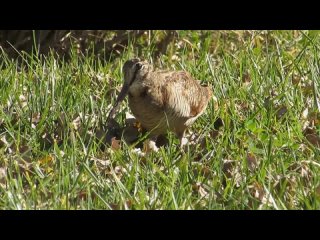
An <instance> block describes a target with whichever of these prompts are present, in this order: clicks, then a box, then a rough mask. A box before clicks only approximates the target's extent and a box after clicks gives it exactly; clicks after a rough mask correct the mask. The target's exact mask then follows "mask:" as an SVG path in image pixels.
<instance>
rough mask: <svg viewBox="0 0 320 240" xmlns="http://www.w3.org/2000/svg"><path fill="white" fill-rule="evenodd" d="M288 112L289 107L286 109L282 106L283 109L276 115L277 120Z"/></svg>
mask: <svg viewBox="0 0 320 240" xmlns="http://www.w3.org/2000/svg"><path fill="white" fill-rule="evenodd" d="M286 112H288V109H287V107H286V106H281V107H280V108H279V109H278V111H277V113H276V118H277V119H280V118H282V117H283V116H284V114H285V113H286Z"/></svg>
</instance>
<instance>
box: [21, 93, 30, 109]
mask: <svg viewBox="0 0 320 240" xmlns="http://www.w3.org/2000/svg"><path fill="white" fill-rule="evenodd" d="M19 104H20V107H21V108H25V107H26V106H27V105H28V102H27V98H26V97H25V96H24V95H20V96H19Z"/></svg>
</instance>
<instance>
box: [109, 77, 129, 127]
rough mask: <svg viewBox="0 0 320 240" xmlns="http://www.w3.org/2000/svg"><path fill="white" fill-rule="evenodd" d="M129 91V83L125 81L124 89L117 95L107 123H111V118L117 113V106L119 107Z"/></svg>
mask: <svg viewBox="0 0 320 240" xmlns="http://www.w3.org/2000/svg"><path fill="white" fill-rule="evenodd" d="M128 92H129V84H127V83H124V84H123V86H122V89H121V91H120V93H119V95H118V97H117V100H116V103H115V105H114V106H113V108H112V109H111V111H110V113H109V115H108V118H107V124H109V120H110V119H111V118H112V117H113V115H114V114H115V112H116V110H117V108H118V107H119V105H120V103H121V102H122V101H123V100H124V99H125V97H126V96H127V94H128Z"/></svg>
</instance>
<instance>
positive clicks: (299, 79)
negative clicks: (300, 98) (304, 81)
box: [292, 74, 301, 85]
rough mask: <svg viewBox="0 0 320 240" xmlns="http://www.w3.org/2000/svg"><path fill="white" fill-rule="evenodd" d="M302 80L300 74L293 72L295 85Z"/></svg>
mask: <svg viewBox="0 0 320 240" xmlns="http://www.w3.org/2000/svg"><path fill="white" fill-rule="evenodd" d="M300 81H301V76H299V75H298V74H293V75H292V84H293V85H298V84H299V83H300Z"/></svg>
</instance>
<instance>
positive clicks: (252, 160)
mask: <svg viewBox="0 0 320 240" xmlns="http://www.w3.org/2000/svg"><path fill="white" fill-rule="evenodd" d="M247 164H248V167H249V170H250V171H252V172H253V171H254V170H256V168H257V167H258V162H257V158H256V156H255V155H254V154H252V153H247Z"/></svg>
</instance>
